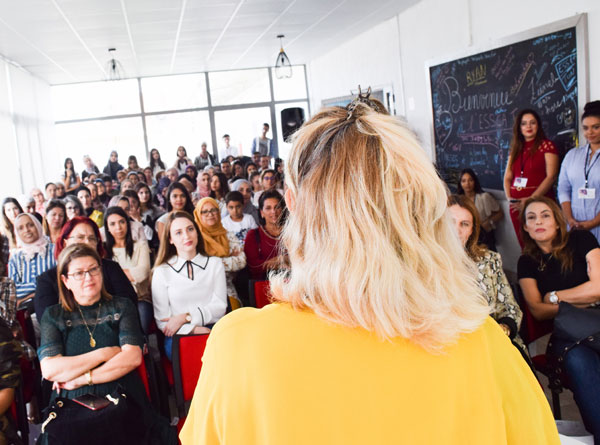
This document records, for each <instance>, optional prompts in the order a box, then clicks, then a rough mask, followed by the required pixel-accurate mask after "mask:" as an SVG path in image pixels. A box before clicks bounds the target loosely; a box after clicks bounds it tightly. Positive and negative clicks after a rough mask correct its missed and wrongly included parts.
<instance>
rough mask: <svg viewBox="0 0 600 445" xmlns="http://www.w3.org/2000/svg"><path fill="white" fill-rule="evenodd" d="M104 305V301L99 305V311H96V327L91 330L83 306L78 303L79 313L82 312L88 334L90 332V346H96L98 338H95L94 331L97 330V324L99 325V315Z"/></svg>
mask: <svg viewBox="0 0 600 445" xmlns="http://www.w3.org/2000/svg"><path fill="white" fill-rule="evenodd" d="M101 307H102V303H100V304H99V305H98V312H97V313H96V324H95V325H94V329H92V330H91V331H90V327H89V326H88V324H87V321H85V317H84V316H83V312H82V311H81V306H79V305H77V309H79V313H80V314H81V319H82V320H83V324H84V325H85V328H86V329H87V331H88V334H90V346H91V347H92V348H95V347H96V340H94V332H95V331H96V326H98V317H99V316H100V308H101Z"/></svg>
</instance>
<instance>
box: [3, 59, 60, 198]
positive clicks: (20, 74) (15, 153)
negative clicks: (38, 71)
mask: <svg viewBox="0 0 600 445" xmlns="http://www.w3.org/2000/svg"><path fill="white" fill-rule="evenodd" d="M0 140H2V150H1V152H0V153H1V155H0V198H1V199H3V198H4V197H6V196H13V197H18V196H19V195H21V194H24V193H27V194H29V192H30V191H31V189H32V188H33V187H39V188H41V189H42V190H43V188H44V184H45V183H47V182H49V181H57V180H58V179H60V171H61V170H60V168H59V167H60V165H58V164H57V160H58V157H57V152H56V147H55V144H54V119H53V118H52V106H51V99H50V86H49V85H48V84H46V83H45V82H43V81H41V80H39V79H38V78H36V77H34V76H32V75H31V74H30V73H28V72H27V71H24V70H22V69H20V68H17V67H16V66H14V65H12V64H11V63H8V62H6V61H4V60H0ZM58 163H60V162H58Z"/></svg>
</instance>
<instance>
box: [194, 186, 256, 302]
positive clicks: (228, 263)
mask: <svg viewBox="0 0 600 445" xmlns="http://www.w3.org/2000/svg"><path fill="white" fill-rule="evenodd" d="M194 219H195V220H196V224H198V228H199V229H200V233H201V234H202V240H203V241H204V250H205V251H206V255H207V256H210V257H218V258H221V259H222V260H223V266H225V277H226V279H227V297H228V298H229V301H230V303H231V307H232V308H233V309H237V308H238V307H240V306H241V302H240V299H239V297H238V294H237V291H236V289H235V286H234V285H233V279H234V278H235V276H236V272H237V271H239V270H242V269H243V268H244V267H246V254H245V253H244V249H243V246H242V243H240V241H239V240H238V239H237V237H236V236H235V234H234V233H233V232H228V231H227V229H225V228H224V227H223V225H222V224H221V215H220V212H219V204H217V201H215V200H214V199H212V198H202V199H201V200H200V201H199V202H198V204H197V205H196V208H195V209H194ZM236 303H237V305H236Z"/></svg>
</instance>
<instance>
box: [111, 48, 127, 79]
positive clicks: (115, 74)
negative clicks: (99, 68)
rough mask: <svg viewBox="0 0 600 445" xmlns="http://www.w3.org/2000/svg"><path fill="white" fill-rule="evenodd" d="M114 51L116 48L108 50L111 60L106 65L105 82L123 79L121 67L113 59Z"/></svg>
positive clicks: (119, 63)
mask: <svg viewBox="0 0 600 445" xmlns="http://www.w3.org/2000/svg"><path fill="white" fill-rule="evenodd" d="M116 50H117V49H116V48H108V54H110V57H111V59H110V60H109V61H108V62H107V64H106V80H121V79H123V78H124V77H125V73H124V70H123V65H121V62H119V61H118V60H117V59H115V56H114V52H115V51H116Z"/></svg>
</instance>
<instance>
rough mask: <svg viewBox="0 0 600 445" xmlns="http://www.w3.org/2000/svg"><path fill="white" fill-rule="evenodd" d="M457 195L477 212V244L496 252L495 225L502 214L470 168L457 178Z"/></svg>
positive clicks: (494, 199)
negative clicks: (467, 201)
mask: <svg viewBox="0 0 600 445" xmlns="http://www.w3.org/2000/svg"><path fill="white" fill-rule="evenodd" d="M456 194H457V195H464V196H466V197H467V198H469V199H470V200H471V202H472V203H473V204H474V205H475V208H477V212H479V217H480V223H481V229H483V230H481V231H480V232H479V239H478V241H477V242H478V243H479V244H484V245H485V246H486V247H487V248H488V249H490V250H494V251H495V250H496V235H495V230H496V223H498V222H499V221H501V220H502V218H503V217H504V213H503V212H502V209H501V208H500V205H499V204H498V201H496V198H494V197H493V196H492V195H491V194H490V193H487V192H484V191H483V189H482V188H481V184H479V178H478V177H477V175H476V174H475V172H474V171H473V170H472V169H470V168H465V169H464V170H463V171H461V172H460V175H459V176H458V185H457V188H456Z"/></svg>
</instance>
